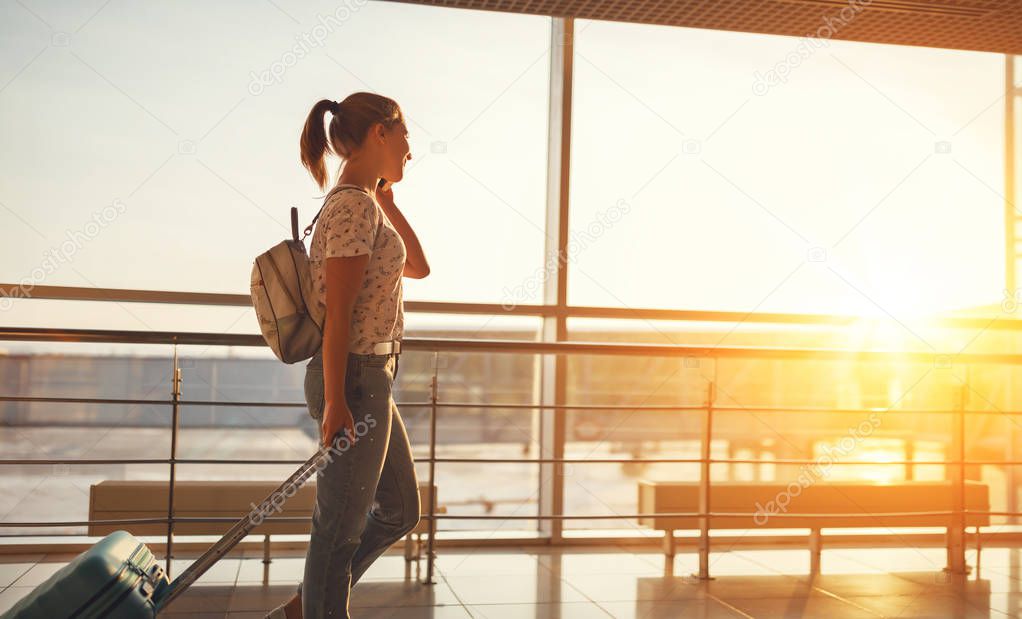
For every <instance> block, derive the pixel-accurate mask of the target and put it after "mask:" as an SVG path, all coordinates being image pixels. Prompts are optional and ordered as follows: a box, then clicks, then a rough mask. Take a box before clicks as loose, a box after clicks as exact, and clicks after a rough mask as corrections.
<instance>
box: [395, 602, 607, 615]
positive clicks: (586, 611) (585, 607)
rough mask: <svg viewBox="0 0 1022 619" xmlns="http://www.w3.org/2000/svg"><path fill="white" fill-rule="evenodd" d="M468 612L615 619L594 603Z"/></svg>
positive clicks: (474, 607)
mask: <svg viewBox="0 0 1022 619" xmlns="http://www.w3.org/2000/svg"><path fill="white" fill-rule="evenodd" d="M468 611H469V612H470V613H472V615H473V616H475V617H479V618H480V619H611V618H612V617H613V615H611V614H609V613H608V612H606V611H605V610H603V609H602V608H601V607H600V606H598V605H596V604H594V603H592V602H561V603H554V604H473V605H469V606H468ZM399 616H400V615H399Z"/></svg>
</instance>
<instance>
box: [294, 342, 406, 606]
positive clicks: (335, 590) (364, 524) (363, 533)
mask: <svg viewBox="0 0 1022 619" xmlns="http://www.w3.org/2000/svg"><path fill="white" fill-rule="evenodd" d="M397 366H398V355H396V354H386V355H374V354H358V353H352V352H349V353H348V361H347V367H346V369H345V380H344V386H345V394H344V395H345V399H346V400H347V402H348V408H349V409H350V410H351V414H352V417H353V418H354V421H355V432H356V435H357V436H358V437H359V438H358V441H356V442H355V443H354V444H353V445H350V446H347V447H346V448H344V446H345V445H346V444H345V443H344V442H342V443H341V445H342V448H343V450H338V451H337V452H336V453H335V454H334V457H333V459H332V461H331V462H329V463H328V464H327V465H326V466H325V467H324V468H323V469H322V470H320V471H318V473H317V474H316V505H315V507H314V508H313V515H312V536H311V538H310V540H309V550H308V553H307V554H306V557H305V574H304V581H303V582H302V584H300V585H298V593H299V595H300V596H301V599H302V616H304V617H305V618H306V619H319V618H320V617H337V618H343V619H349V614H348V596H349V593H350V590H351V587H352V586H354V584H355V583H356V582H358V579H359V578H360V577H361V576H362V574H363V573H365V571H366V569H368V568H369V566H370V565H371V564H372V563H373V561H375V560H376V559H377V558H378V557H379V556H380V555H382V554H383V553H384V551H386V550H387V548H389V547H390V546H391V545H393V544H394V543H395V542H396V541H398V540H399V539H401V538H402V537H404V536H405V535H406V534H407V533H409V532H410V531H411V530H412V529H414V528H415V526H416V524H418V522H419V511H420V506H419V484H418V481H417V480H416V477H415V461H414V459H413V458H412V448H411V445H410V444H409V442H408V434H407V432H406V431H405V426H404V422H403V421H402V420H401V414H400V413H399V412H398V410H397V406H396V405H395V404H394V398H393V395H392V392H391V391H392V389H393V386H394V379H395V377H396V376H397ZM305 400H306V402H307V403H308V405H309V414H310V415H312V417H313V418H315V419H317V420H319V421H322V416H323V409H324V407H325V404H324V389H323V357H322V354H321V352H320V353H316V355H315V356H313V357H312V360H311V361H309V364H308V365H307V366H306V370H305ZM320 431H321V432H322V427H321V429H320Z"/></svg>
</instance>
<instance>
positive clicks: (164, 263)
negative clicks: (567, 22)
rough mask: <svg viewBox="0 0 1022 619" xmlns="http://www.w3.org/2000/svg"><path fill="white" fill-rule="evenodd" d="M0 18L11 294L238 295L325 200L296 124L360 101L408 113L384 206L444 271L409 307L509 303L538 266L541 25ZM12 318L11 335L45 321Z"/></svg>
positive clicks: (188, 11)
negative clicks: (295, 217)
mask: <svg viewBox="0 0 1022 619" xmlns="http://www.w3.org/2000/svg"><path fill="white" fill-rule="evenodd" d="M0 16H2V17H0V46H2V48H0V49H2V51H3V53H2V54H0V58H2V60H0V88H2V90H0V133H2V134H3V135H4V148H3V149H2V150H0V167H2V168H3V169H4V177H5V182H4V185H3V187H2V189H0V265H2V266H0V281H5V282H18V283H20V282H22V281H26V282H28V285H29V286H31V285H32V284H35V285H43V284H45V285H70V286H89V287H93V286H94V287H109V288H144V289H161V290H183V291H208V292H227V293H243V294H246V293H247V292H248V279H249V272H250V269H251V264H252V260H253V258H254V257H255V256H256V255H257V254H258V253H260V252H262V251H264V250H265V249H266V248H267V247H269V246H270V245H271V244H273V243H275V242H277V241H279V240H281V239H282V238H285V237H286V236H289V234H290V224H289V209H290V207H291V206H297V207H299V209H300V214H301V215H300V218H301V221H302V224H301V225H302V227H304V226H305V225H307V223H308V222H309V221H311V220H312V218H313V216H314V215H315V214H316V212H317V211H318V209H319V207H320V206H321V204H322V199H321V196H322V193H321V192H320V191H319V190H318V188H317V187H316V186H315V184H314V182H313V181H312V180H311V178H310V177H309V176H308V175H307V173H306V172H305V170H304V168H302V166H301V164H300V162H299V159H298V137H299V133H300V131H301V128H302V124H303V123H304V121H305V117H306V114H307V113H308V112H309V110H310V108H311V107H312V104H313V103H314V102H316V101H317V100H319V99H321V98H332V99H341V98H343V97H345V96H347V95H348V94H350V93H352V92H355V91H361V90H367V91H372V92H378V93H381V94H385V95H387V96H391V97H393V98H394V99H396V100H397V101H398V102H399V103H400V104H401V105H402V108H403V110H404V111H405V113H406V115H407V116H408V119H409V123H408V124H409V132H410V140H411V144H412V157H413V159H412V161H411V162H410V163H409V164H408V168H407V173H406V176H405V179H404V181H403V182H401V183H399V184H398V185H396V186H395V190H394V193H395V198H396V201H397V203H398V205H399V207H401V208H402V210H403V212H404V213H405V214H406V215H407V217H408V219H409V220H410V221H411V223H412V224H413V227H414V228H415V230H416V232H417V233H418V236H419V238H420V240H421V241H422V244H423V246H424V248H425V251H426V252H427V255H428V257H429V259H430V263H431V265H432V275H431V276H430V277H429V278H428V280H423V281H421V282H420V281H408V282H406V283H407V285H406V292H405V298H406V299H429V300H438V299H442V300H445V301H452V300H453V301H479V302H491V303H494V302H501V301H502V300H503V297H502V295H503V294H504V292H503V291H504V290H505V289H514V288H515V287H516V286H517V285H519V284H521V283H522V282H523V281H525V280H527V279H528V278H529V277H530V276H532V275H533V274H534V273H535V272H536V271H537V269H538V267H539V266H540V264H541V262H542V248H543V223H544V217H543V212H544V206H545V205H544V202H545V183H546V171H547V170H546V158H545V154H546V146H547V91H548V82H549V65H550V62H549V47H550V45H549V38H550V26H549V23H550V20H549V19H548V18H544V17H539V16H526V15H509V14H501V13H496V12H489V11H464V10H458V11H454V10H450V9H441V8H430V7H420V6H410V5H400V4H391V3H385V2H372V3H365V2H361V3H360V2H351V3H342V4H340V5H338V4H337V3H333V4H330V3H312V4H304V5H290V6H284V5H280V6H278V5H277V4H275V3H268V4H265V5H263V6H259V7H253V6H249V5H247V4H245V3H231V4H226V5H225V4H221V5H217V6H215V7H213V6H207V5H173V6H171V5H168V6H141V5H138V6H135V5H132V6H105V7H103V8H101V9H100V10H99V11H98V12H95V14H93V11H87V10H85V9H84V8H82V9H81V10H79V8H78V7H65V8H63V9H60V8H54V7H48V8H47V7H41V8H37V9H29V8H28V7H27V6H26V5H24V4H20V5H19V4H11V5H7V6H4V7H3V8H2V9H0ZM381 25H385V27H383V28H382V29H381ZM338 164H339V160H337V159H333V160H331V162H330V166H331V167H332V168H333V169H334V170H336V167H337V165H338ZM466 282H471V285H467V284H466ZM28 294H31V292H30V291H28ZM21 307H22V309H20V310H18V309H15V308H12V309H11V310H9V311H8V312H7V313H6V319H5V322H6V323H8V324H24V325H42V324H53V323H52V322H49V323H46V322H43V321H42V320H41V316H40V315H38V314H36V313H35V312H34V311H32V310H31V309H28V308H27V306H24V305H22V306H21ZM159 309H160V310H161V311H163V312H165V313H167V314H169V315H176V314H177V313H178V308H168V307H161V308H159ZM83 311H86V312H88V311H93V312H95V314H96V316H97V320H95V321H89V326H93V327H95V326H102V327H106V326H110V325H117V326H121V327H123V326H126V325H127V326H129V327H131V328H147V327H149V326H150V325H151V324H152V322H151V321H143V320H142V319H140V318H139V317H138V316H135V315H134V314H133V313H131V312H128V311H126V309H125V308H124V307H123V306H117V307H104V308H101V307H99V306H95V309H92V310H89V309H85V310H83ZM80 318H83V317H80ZM252 324H254V323H251V324H250V325H249V326H250V327H251V326H252ZM224 326H225V325H219V323H218V327H219V328H223V327H224Z"/></svg>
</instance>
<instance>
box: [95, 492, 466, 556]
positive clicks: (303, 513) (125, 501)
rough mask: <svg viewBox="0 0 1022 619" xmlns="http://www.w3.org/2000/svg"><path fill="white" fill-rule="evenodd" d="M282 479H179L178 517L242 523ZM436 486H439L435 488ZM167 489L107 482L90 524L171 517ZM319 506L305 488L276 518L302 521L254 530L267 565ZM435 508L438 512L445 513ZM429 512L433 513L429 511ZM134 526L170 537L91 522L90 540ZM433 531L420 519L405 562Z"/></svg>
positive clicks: (223, 525)
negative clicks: (281, 539)
mask: <svg viewBox="0 0 1022 619" xmlns="http://www.w3.org/2000/svg"><path fill="white" fill-rule="evenodd" d="M279 483H280V482H277V481H178V482H177V483H176V484H175V485H174V515H175V516H176V517H178V518H220V517H223V518H231V519H234V520H240V519H241V518H242V517H244V516H245V515H246V514H248V513H249V512H251V511H252V509H253V507H252V506H253V505H259V504H260V503H261V502H262V501H263V500H264V499H265V498H266V497H267V496H269V495H270V493H272V492H273V491H274V490H276V489H277V487H278V486H279ZM435 488H436V486H434V489H435ZM167 493H168V486H167V482H165V481H125V480H106V481H102V482H100V483H98V484H92V486H90V488H89V520H122V519H129V518H166V517H167ZM430 494H431V493H430V491H429V485H428V484H427V483H420V484H419V498H420V500H421V501H422V505H423V506H426V505H429V502H428V501H429V500H430ZM315 502H316V483H315V482H314V481H312V482H310V483H307V484H305V485H304V486H302V487H301V488H299V489H298V492H296V493H295V495H294V496H293V497H291V498H290V499H288V500H287V502H286V503H284V506H283V509H282V510H281V511H280V512H279V513H277V514H274V516H283V517H298V518H302V520H300V521H291V522H288V521H284V522H279V521H278V522H273V521H267V522H263V523H262V524H260V525H259V526H257V527H256V528H255V529H253V530H252V534H253V535H263V536H265V537H264V539H263V563H269V562H270V560H271V559H270V536H271V535H285V534H308V533H309V532H310V530H311V527H312V509H313V506H314V505H315ZM446 511H447V510H446V509H445V508H443V507H435V513H437V514H443V513H446ZM427 513H428V512H427ZM233 524H234V522H233V521H230V522H228V521H225V522H178V523H176V524H175V525H174V534H175V535H222V534H224V533H225V532H227V529H229V528H230V527H231V525H233ZM124 528H130V529H131V532H132V534H134V535H166V534H167V525H166V524H164V523H144V524H133V525H129V526H127V527H126V526H125V525H115V524H90V525H89V529H88V534H89V535H90V536H97V537H98V536H103V535H107V534H109V533H112V532H114V531H116V530H118V529H124ZM428 533H429V520H428V519H422V520H419V524H418V525H416V527H415V529H413V530H412V531H411V532H410V533H409V534H408V535H406V536H405V560H406V561H413V560H418V559H419V558H420V557H421V549H422V535H424V534H426V535H428Z"/></svg>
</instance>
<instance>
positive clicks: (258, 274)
mask: <svg viewBox="0 0 1022 619" xmlns="http://www.w3.org/2000/svg"><path fill="white" fill-rule="evenodd" d="M344 187H353V188H355V189H358V190H360V191H362V192H363V193H365V190H363V189H362V188H361V187H358V186H356V185H339V186H337V187H335V188H334V189H333V190H332V191H331V192H330V193H328V194H327V195H326V197H325V198H324V200H323V206H322V207H320V209H319V213H316V216H315V217H314V218H313V219H312V223H310V224H309V226H308V227H307V228H305V234H304V235H303V236H302V237H301V238H298V209H297V208H295V207H291V238H290V239H285V240H283V241H281V242H280V243H277V244H276V245H274V246H273V247H271V248H270V249H269V250H268V251H265V252H263V253H261V254H259V255H258V256H256V259H255V261H254V262H253V264H252V279H251V292H252V307H253V308H254V309H255V314H256V318H257V319H258V321H259V330H260V332H261V333H262V334H263V339H265V340H266V343H267V345H269V347H270V350H272V351H273V354H275V355H277V358H278V359H280V360H281V361H283V362H284V363H297V362H299V361H304V360H306V359H309V358H311V357H312V356H313V355H315V354H316V353H317V352H318V351H319V349H320V348H321V347H322V345H323V320H324V318H325V316H322V315H318V314H320V313H321V312H320V311H319V309H318V308H315V307H309V306H308V305H307V303H306V300H307V299H308V300H311V299H312V286H313V282H312V268H311V266H310V265H309V255H308V253H306V251H305V237H307V236H309V234H310V233H311V232H312V227H313V226H314V225H315V224H316V220H318V219H319V216H320V215H321V214H322V213H323V209H324V208H325V207H326V203H327V200H329V199H330V196H331V195H332V194H333V193H334V191H338V190H340V189H342V188H344ZM313 313H316V314H317V315H316V316H313Z"/></svg>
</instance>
